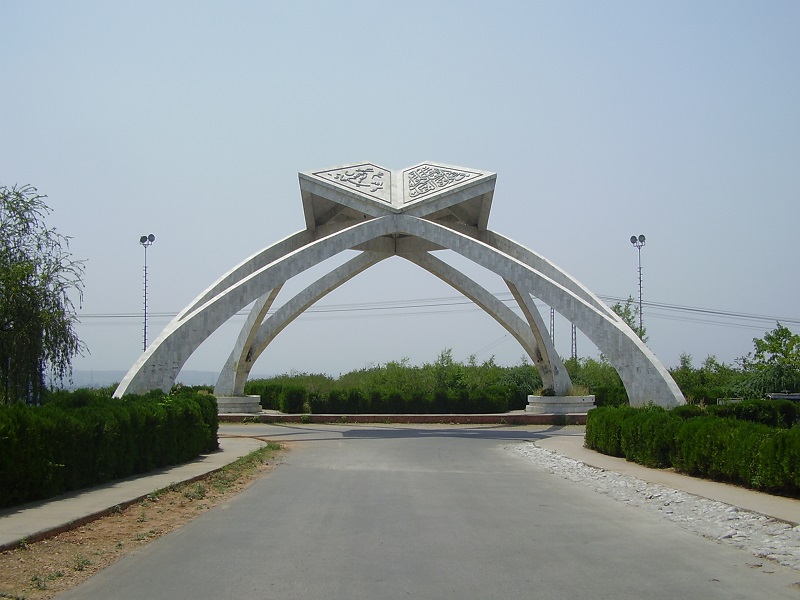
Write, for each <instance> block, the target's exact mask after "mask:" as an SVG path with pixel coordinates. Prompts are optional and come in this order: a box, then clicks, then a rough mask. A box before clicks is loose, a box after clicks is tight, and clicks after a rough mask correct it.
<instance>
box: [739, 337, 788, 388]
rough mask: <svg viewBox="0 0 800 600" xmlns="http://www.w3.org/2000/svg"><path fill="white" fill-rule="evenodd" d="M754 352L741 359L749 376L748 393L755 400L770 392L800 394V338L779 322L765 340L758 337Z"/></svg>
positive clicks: (743, 368) (746, 384) (743, 367)
mask: <svg viewBox="0 0 800 600" xmlns="http://www.w3.org/2000/svg"><path fill="white" fill-rule="evenodd" d="M753 345H754V347H755V349H754V351H753V352H750V353H749V354H747V355H746V356H743V357H742V358H740V359H739V360H740V362H741V365H742V370H743V371H744V373H745V374H746V375H747V377H746V381H745V385H744V386H743V387H744V391H745V392H746V393H749V394H750V395H751V396H753V397H761V396H763V395H764V394H768V393H770V392H800V335H798V334H796V333H792V331H791V330H790V329H789V328H787V327H785V326H783V325H781V324H780V323H776V325H775V329H773V330H772V331H769V332H767V333H766V334H765V335H764V337H763V338H754V339H753Z"/></svg>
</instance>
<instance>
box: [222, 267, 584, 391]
mask: <svg viewBox="0 0 800 600" xmlns="http://www.w3.org/2000/svg"><path fill="white" fill-rule="evenodd" d="M370 254H371V253H362V254H360V255H359V256H357V257H355V258H354V259H351V260H350V261H349V262H348V263H345V264H344V265H341V266H340V267H338V268H336V269H334V270H333V271H331V272H330V273H327V274H326V275H324V276H323V277H321V278H320V279H318V280H317V281H315V282H314V283H313V284H311V285H310V286H308V287H307V288H306V289H304V290H303V291H302V292H300V293H298V294H297V295H296V296H295V297H293V298H292V299H291V300H289V301H288V302H287V303H286V304H284V305H283V306H281V307H280V308H279V309H278V310H277V311H276V312H275V313H274V314H273V315H272V316H270V317H269V318H268V319H267V320H266V321H264V322H263V323H261V324H260V325H259V324H256V325H252V324H251V322H250V321H248V323H247V324H246V327H245V328H243V329H242V334H241V335H240V338H241V339H246V340H248V344H247V345H246V346H242V347H240V344H238V343H237V346H236V348H235V349H234V351H233V352H232V353H231V355H230V357H229V358H228V361H227V362H226V364H225V367H224V369H223V371H222V372H221V373H220V376H219V379H218V381H217V385H216V387H215V388H214V393H215V394H216V395H218V396H241V395H243V394H244V386H245V384H246V383H247V377H248V375H249V374H250V371H251V370H252V368H253V365H254V364H255V362H256V361H257V360H258V358H259V357H260V356H261V354H263V352H264V351H265V350H266V348H267V347H268V346H269V344H270V343H271V342H272V341H273V340H274V339H275V338H276V337H277V335H278V334H279V333H280V332H281V331H283V330H284V329H285V328H286V327H287V326H288V325H289V324H290V323H291V322H292V321H294V320H295V319H296V318H297V317H299V316H300V315H302V314H303V312H305V311H306V310H307V309H308V308H309V307H310V306H312V305H313V304H314V303H316V302H317V301H319V300H320V299H321V298H322V297H324V296H325V295H327V294H328V293H330V292H331V291H333V290H334V289H336V288H338V287H339V286H341V285H342V284H344V283H345V282H347V281H349V280H350V279H352V278H353V277H355V276H356V275H358V274H360V273H362V272H363V271H364V270H366V269H367V268H369V267H371V266H373V265H375V264H377V263H378V262H379V261H381V260H383V259H385V258H388V256H389V255H388V254H384V255H382V256H380V255H377V254H371V255H370ZM401 256H402V257H403V258H406V259H407V260H409V261H410V262H412V263H414V264H416V265H418V266H420V267H422V268H423V269H425V270H426V271H428V272H430V273H431V274H433V275H435V276H436V277H438V278H439V279H441V280H442V281H444V282H445V283H447V284H448V285H450V286H451V287H453V288H454V289H456V290H457V291H459V292H461V293H463V294H464V295H465V296H466V297H467V298H469V299H471V300H472V301H473V302H475V303H476V304H477V305H478V306H479V307H480V308H482V309H483V310H484V311H485V312H487V313H488V314H489V315H490V316H491V317H493V318H494V319H495V320H496V321H497V322H498V323H499V324H500V325H501V326H503V327H504V328H505V329H506V330H507V331H508V332H509V333H511V335H512V336H514V338H515V339H516V340H517V341H518V342H519V343H520V345H521V346H522V347H523V349H524V350H525V351H526V353H527V354H528V356H530V357H531V360H532V361H533V363H534V365H535V366H536V367H537V369H538V370H539V373H540V375H541V377H542V382H543V385H544V387H551V388H553V389H555V390H556V394H559V395H566V393H567V392H568V390H569V389H570V387H571V386H572V382H571V381H570V379H569V375H568V374H567V372H566V369H564V367H563V365H562V364H561V360H560V359H559V358H558V355H557V354H555V351H554V350H553V349H552V348H546V349H545V356H556V359H557V361H558V363H557V364H555V365H551V364H549V363H547V362H545V360H544V359H543V352H542V351H541V350H539V347H538V345H537V339H538V337H537V336H535V334H533V333H532V331H531V328H530V326H529V325H527V324H526V323H525V322H524V321H523V320H522V319H520V317H518V316H517V315H516V314H515V313H514V311H512V310H511V309H510V308H508V307H507V306H506V305H505V304H503V303H502V302H500V301H499V300H498V299H497V298H496V297H495V296H494V295H492V294H490V293H489V292H488V291H487V290H486V289H485V288H483V287H481V286H479V285H477V284H476V283H475V282H474V281H472V280H471V279H469V278H468V277H466V276H465V275H464V274H463V273H461V272H460V271H458V270H457V269H455V268H453V267H452V266H450V265H448V264H447V263H446V262H444V261H442V260H439V259H438V258H435V257H434V256H432V255H431V254H429V253H426V252H415V253H412V254H402V255H401ZM254 310H255V309H254ZM256 329H257V332H256V331H255V330H256ZM246 330H247V331H246ZM545 339H546V340H547V342H549V341H550V339H549V338H545ZM554 373H555V374H558V375H559V376H558V377H555V378H554Z"/></svg>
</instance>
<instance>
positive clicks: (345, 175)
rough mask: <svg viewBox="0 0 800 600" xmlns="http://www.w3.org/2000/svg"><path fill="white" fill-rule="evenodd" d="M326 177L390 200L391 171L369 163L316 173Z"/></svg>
mask: <svg viewBox="0 0 800 600" xmlns="http://www.w3.org/2000/svg"><path fill="white" fill-rule="evenodd" d="M315 174H316V175H319V176H320V177H324V178H325V179H328V180H331V181H335V182H337V183H338V184H340V185H342V186H344V187H348V188H351V189H355V190H358V191H359V192H361V193H365V194H367V195H369V196H372V197H374V198H377V199H379V200H382V201H384V202H390V200H389V197H390V193H391V192H390V187H391V173H390V172H389V171H387V170H385V169H381V168H380V167H376V166H375V165H371V164H369V163H367V164H363V165H355V166H350V167H345V168H342V169H333V170H330V171H322V172H319V173H315Z"/></svg>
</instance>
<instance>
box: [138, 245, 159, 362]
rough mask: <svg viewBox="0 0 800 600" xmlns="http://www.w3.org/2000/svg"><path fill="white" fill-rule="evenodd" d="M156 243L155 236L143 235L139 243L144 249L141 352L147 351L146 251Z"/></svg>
mask: <svg viewBox="0 0 800 600" xmlns="http://www.w3.org/2000/svg"><path fill="white" fill-rule="evenodd" d="M155 241H156V236H154V235H153V234H152V233H151V234H150V235H143V236H142V237H140V238H139V243H140V244H141V245H142V247H143V248H144V325H143V327H142V352H144V351H145V350H147V249H148V248H149V247H150V246H152V245H153V242H155Z"/></svg>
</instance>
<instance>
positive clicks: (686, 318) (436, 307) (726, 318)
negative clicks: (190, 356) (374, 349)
mask: <svg viewBox="0 0 800 600" xmlns="http://www.w3.org/2000/svg"><path fill="white" fill-rule="evenodd" d="M495 297H496V298H497V299H498V300H500V301H501V302H504V303H506V304H509V305H512V306H513V305H514V298H513V296H512V295H511V294H510V293H509V292H501V293H497V294H495ZM598 297H599V298H600V299H601V300H603V301H605V302H607V303H609V305H613V304H614V303H625V302H627V300H628V299H627V298H619V297H616V296H604V295H599V296H598ZM643 304H644V305H645V306H647V307H648V308H650V309H652V310H651V311H650V315H651V317H653V318H660V319H666V320H673V321H682V322H687V323H700V324H705V325H717V326H723V327H745V328H753V329H761V328H762V327H763V324H764V323H776V322H780V323H783V324H784V325H798V326H800V319H798V318H792V317H778V316H772V315H759V314H753V313H744V312H738V311H727V310H722V309H710V308H702V307H695V306H683V305H679V304H670V303H664V302H653V301H650V302H644V303H643ZM478 310H481V309H480V308H479V307H478V306H477V305H475V304H474V303H473V302H472V301H471V300H469V299H468V298H465V297H463V296H443V297H435V298H419V299H411V300H386V301H379V302H361V303H342V304H320V305H317V306H312V307H310V308H309V309H308V310H306V311H305V313H304V314H305V315H308V316H309V317H311V318H314V319H343V318H364V317H365V316H373V317H381V318H387V317H405V316H412V315H431V314H442V313H449V314H455V313H464V312H472V311H478ZM654 310H655V311H656V312H654ZM347 313H358V314H350V315H348V314H347ZM364 313H374V314H372V315H365V314H364ZM247 314H248V311H247V310H241V311H239V312H237V313H236V315H235V316H238V317H244V316H246V315H247ZM270 314H274V311H270ZM175 315H177V312H164V311H162V312H152V311H150V312H149V313H148V316H149V317H150V318H152V319H171V318H173V317H175ZM139 318H141V313H139V312H136V313H123V312H118V313H86V314H81V315H79V319H80V320H83V319H86V320H88V321H95V320H106V321H108V320H123V321H124V320H127V319H139ZM737 321H743V322H737ZM758 323H762V325H758Z"/></svg>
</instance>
